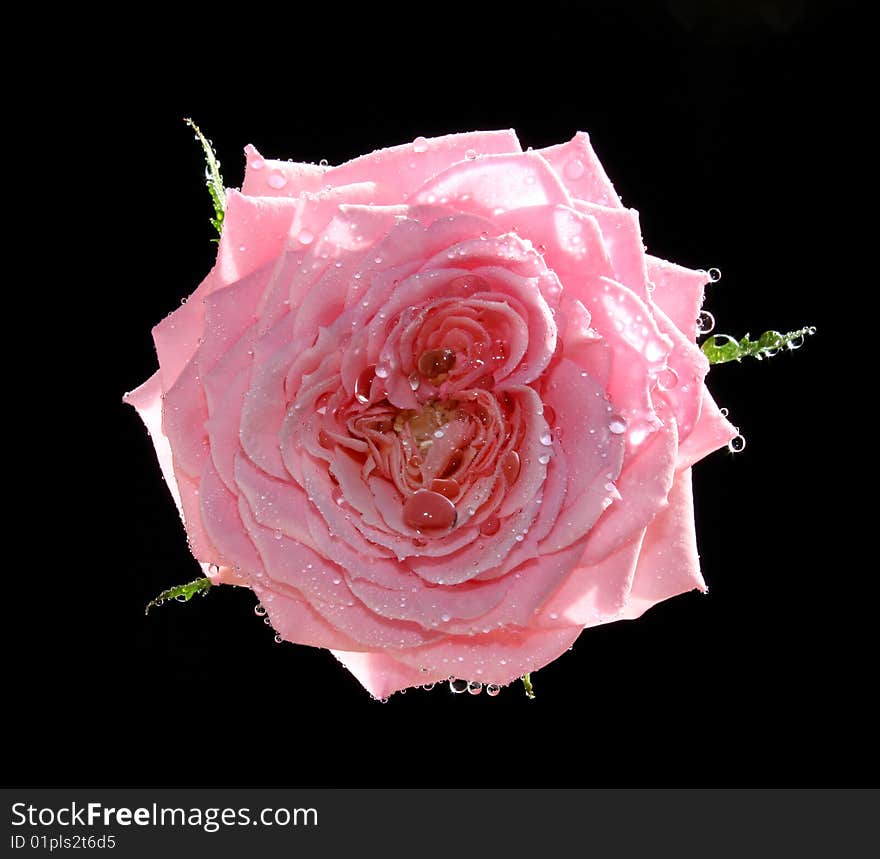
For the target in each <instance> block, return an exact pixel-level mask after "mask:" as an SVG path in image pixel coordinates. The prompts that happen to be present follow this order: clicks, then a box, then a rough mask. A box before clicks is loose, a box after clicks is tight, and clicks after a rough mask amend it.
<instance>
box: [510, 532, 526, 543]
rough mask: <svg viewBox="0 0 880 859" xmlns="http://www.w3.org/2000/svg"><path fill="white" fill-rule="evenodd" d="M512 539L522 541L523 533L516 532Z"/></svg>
mask: <svg viewBox="0 0 880 859" xmlns="http://www.w3.org/2000/svg"><path fill="white" fill-rule="evenodd" d="M513 539H514V540H516V542H517V543H522V541H523V540H525V535H524V534H517V535H516V536H515V537H514V538H513Z"/></svg>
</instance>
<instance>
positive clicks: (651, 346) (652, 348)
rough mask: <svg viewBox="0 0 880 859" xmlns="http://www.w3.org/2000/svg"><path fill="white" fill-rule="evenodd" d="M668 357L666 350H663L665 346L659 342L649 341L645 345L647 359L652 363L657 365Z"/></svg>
mask: <svg viewBox="0 0 880 859" xmlns="http://www.w3.org/2000/svg"><path fill="white" fill-rule="evenodd" d="M665 356H666V349H664V348H663V344H662V343H659V342H657V341H656V340H649V341H648V342H647V343H646V344H645V357H646V358H647V359H648V360H649V361H650V362H651V363H652V364H654V363H656V362H657V361H661V360H663V358H664V357H665Z"/></svg>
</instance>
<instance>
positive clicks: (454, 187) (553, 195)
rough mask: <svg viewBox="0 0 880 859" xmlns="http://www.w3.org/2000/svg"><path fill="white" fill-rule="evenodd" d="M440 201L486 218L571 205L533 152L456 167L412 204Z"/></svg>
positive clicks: (422, 190)
mask: <svg viewBox="0 0 880 859" xmlns="http://www.w3.org/2000/svg"><path fill="white" fill-rule="evenodd" d="M438 201H439V202H440V203H441V204H444V203H445V202H447V201H448V202H449V204H450V205H454V206H455V208H456V209H459V210H460V211H462V212H471V213H473V214H476V215H484V216H487V217H491V216H492V215H493V214H494V213H496V212H498V211H499V210H500V211H506V210H507V209H520V208H524V207H528V206H546V205H555V204H560V203H561V204H564V205H571V199H570V198H569V196H568V194H567V193H566V191H565V188H564V187H563V185H562V184H561V182H560V181H559V179H558V177H557V176H556V174H555V173H554V172H553V170H552V169H551V167H550V165H549V164H548V163H547V162H546V161H545V160H544V159H543V158H541V156H540V155H537V154H536V153H534V152H524V153H522V154H520V155H490V156H487V157H486V158H480V159H478V160H476V161H464V162H462V163H460V164H456V165H454V166H452V167H450V168H449V169H448V170H446V171H444V172H443V173H440V174H439V175H437V176H435V177H434V178H433V179H431V180H430V181H429V182H427V183H426V184H425V186H424V187H423V188H421V189H420V190H419V191H418V192H417V193H416V194H415V195H414V196H413V198H412V202H413V203H424V204H428V205H430V204H432V203H435V202H438Z"/></svg>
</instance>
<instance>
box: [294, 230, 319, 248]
mask: <svg viewBox="0 0 880 859" xmlns="http://www.w3.org/2000/svg"><path fill="white" fill-rule="evenodd" d="M296 238H297V240H298V241H299V243H300V244H301V245H310V244H311V243H312V242H313V241H314V240H315V234H314V233H313V232H312V231H311V230H300V231H299V235H298V236H297V237H296Z"/></svg>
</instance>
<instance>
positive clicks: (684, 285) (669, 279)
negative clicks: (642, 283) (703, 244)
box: [646, 256, 709, 342]
mask: <svg viewBox="0 0 880 859" xmlns="http://www.w3.org/2000/svg"><path fill="white" fill-rule="evenodd" d="M646 259H647V265H648V279H649V280H650V281H651V282H652V283H653V284H654V292H653V294H652V296H651V297H652V298H653V300H654V303H655V304H656V305H657V306H658V307H660V308H661V309H662V310H663V312H664V313H665V314H666V315H667V316H668V317H669V318H670V319H671V320H672V321H673V322H674V323H675V324H676V326H677V327H678V330H679V331H681V332H682V333H683V334H684V335H685V337H687V338H688V339H689V340H690V341H691V342H694V341H696V339H697V317H698V316H699V313H700V307H701V306H702V304H703V290H704V287H705V286H706V284H707V283H708V282H709V275H708V274H706V272H704V271H694V270H693V269H689V268H684V267H683V266H680V265H676V264H675V263H671V262H666V260H662V259H657V257H652V256H648V257H646Z"/></svg>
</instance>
